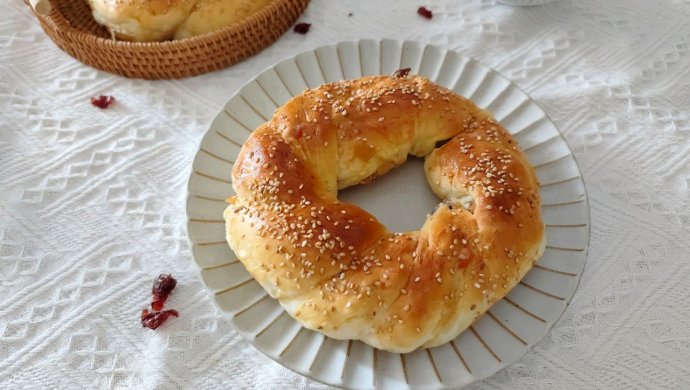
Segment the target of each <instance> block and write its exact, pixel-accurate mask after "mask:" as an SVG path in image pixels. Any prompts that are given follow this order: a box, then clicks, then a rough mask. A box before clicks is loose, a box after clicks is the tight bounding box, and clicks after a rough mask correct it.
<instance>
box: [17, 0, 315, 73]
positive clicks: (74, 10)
mask: <svg viewBox="0 0 690 390" xmlns="http://www.w3.org/2000/svg"><path fill="white" fill-rule="evenodd" d="M47 1H50V4H49V5H48V4H45V2H47ZM25 2H26V3H27V4H28V3H30V2H31V3H35V1H30V0H25ZM43 2H44V3H39V4H38V5H37V6H36V5H35V4H34V13H35V14H36V17H37V18H38V20H39V22H40V23H41V27H42V28H43V31H45V32H46V34H48V36H49V37H50V38H51V39H52V40H53V41H55V43H56V44H57V45H58V46H59V47H60V48H62V49H63V50H64V51H66V52H67V53H68V54H69V55H71V56H72V57H74V58H76V59H78V60H79V61H81V62H83V63H85V64H87V65H91V66H93V67H94V68H98V69H102V70H105V71H107V72H110V73H115V74H118V75H122V76H126V77H132V78H143V79H175V78H182V77H189V76H194V75H198V74H202V73H206V72H211V71H214V70H217V69H221V68H225V67H228V66H230V65H232V64H235V63H237V62H239V61H241V60H243V59H245V58H247V57H249V56H251V55H253V54H255V53H257V52H258V51H260V50H262V49H263V48H265V47H266V46H268V45H270V44H271V43H273V42H274V41H275V40H276V39H278V38H279V37H280V36H281V35H283V33H285V31H286V30H287V29H288V28H289V27H290V26H291V25H292V23H294V21H295V20H296V19H297V18H298V17H299V15H300V14H301V13H302V11H303V10H304V8H306V6H307V4H308V3H309V0H274V1H273V2H272V3H270V4H269V5H267V6H266V7H264V8H263V9H261V10H260V11H259V12H257V13H256V14H254V15H252V16H250V17H248V18H246V19H244V20H243V21H241V22H239V23H236V24H233V25H231V26H228V27H225V28H222V29H220V30H217V31H214V32H211V33H208V34H203V35H199V36H196V37H192V38H187V39H182V40H178V41H166V42H145V43H143V42H123V41H116V40H113V39H111V38H110V34H109V33H108V31H107V30H106V29H105V28H104V27H102V26H100V25H98V24H97V23H96V22H95V21H94V20H93V17H92V16H91V9H90V8H89V5H88V4H87V2H86V0H43Z"/></svg>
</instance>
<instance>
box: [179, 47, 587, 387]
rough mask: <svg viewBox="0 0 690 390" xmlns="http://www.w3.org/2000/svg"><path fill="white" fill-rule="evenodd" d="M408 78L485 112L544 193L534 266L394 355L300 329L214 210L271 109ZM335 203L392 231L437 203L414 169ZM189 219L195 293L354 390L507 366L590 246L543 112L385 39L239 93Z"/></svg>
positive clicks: (532, 339) (436, 381)
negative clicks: (348, 204)
mask: <svg viewBox="0 0 690 390" xmlns="http://www.w3.org/2000/svg"><path fill="white" fill-rule="evenodd" d="M406 67H410V68H412V74H421V75H424V76H426V77H428V78H430V79H431V80H434V81H436V82H437V83H439V84H441V85H444V86H446V87H448V88H451V89H453V90H454V91H455V92H457V93H458V94H460V95H463V96H466V97H469V98H471V99H472V100H474V101H475V102H476V103H477V104H478V105H479V106H481V107H485V108H488V109H489V110H490V111H491V112H493V114H494V115H495V117H496V119H498V120H499V121H500V122H501V123H502V124H503V125H504V126H505V127H506V128H507V129H508V130H509V131H510V132H511V133H513V134H514V135H515V137H516V138H517V140H518V141H519V143H520V146H521V147H522V149H523V150H524V151H525V153H526V154H527V156H528V157H529V159H530V161H531V162H532V164H533V165H534V167H535V168H536V171H537V174H538V177H539V181H540V182H541V183H542V184H541V196H542V202H543V205H542V212H543V216H544V221H545V223H546V226H547V227H546V230H547V237H548V243H547V247H546V252H545V253H544V256H543V257H542V258H541V259H540V260H539V265H537V266H536V267H535V268H534V269H532V270H531V271H530V272H529V274H528V275H527V276H526V277H525V278H524V279H523V281H522V282H521V283H520V284H519V285H517V286H516V287H515V288H514V289H513V290H512V291H511V292H510V294H509V295H508V296H507V297H506V298H505V299H503V300H501V301H499V302H497V303H496V304H495V305H494V306H493V307H492V308H491V310H490V311H489V312H487V313H486V314H485V315H484V316H482V317H481V318H480V319H479V320H478V321H477V322H476V323H475V324H474V325H473V326H472V327H470V328H469V329H468V330H467V331H465V332H464V333H462V334H461V335H460V336H458V337H457V338H456V339H455V340H453V341H452V342H449V343H447V344H445V345H443V346H440V347H436V348H431V349H422V350H417V351H415V352H412V353H409V354H404V355H401V354H397V353H395V354H394V353H389V352H385V351H379V350H375V349H373V348H371V347H369V346H368V345H366V344H364V343H361V342H358V341H354V342H353V341H341V340H335V339H331V338H328V337H324V336H323V335H322V334H320V333H317V332H313V331H310V330H307V329H305V328H303V327H302V326H300V325H299V324H298V323H297V322H296V321H295V320H293V319H292V318H291V317H290V316H289V315H288V314H287V313H286V312H285V310H283V308H282V307H281V306H280V305H279V304H278V302H277V301H275V300H273V299H271V298H270V297H269V296H268V295H267V294H266V293H265V292H264V290H263V289H262V288H261V286H260V285H259V284H258V283H256V282H255V281H254V279H252V277H251V276H250V275H249V274H248V273H247V272H246V270H245V269H244V266H243V265H242V264H241V263H240V262H239V261H238V260H237V258H236V257H235V255H234V254H233V252H232V251H231V250H230V249H229V247H228V245H227V244H226V242H225V231H224V229H225V227H224V226H225V225H224V221H223V217H222V215H223V209H224V208H225V206H226V205H225V203H224V199H226V198H227V197H229V196H231V195H232V194H233V190H232V185H231V177H230V172H231V168H232V164H233V162H234V161H235V158H236V156H237V154H238V152H239V150H240V147H241V145H242V143H243V142H244V141H245V139H247V137H248V136H249V134H250V133H251V132H252V130H253V129H255V128H256V127H257V126H259V125H260V124H261V123H263V122H264V121H266V120H268V119H269V118H270V117H271V116H272V113H273V110H274V109H275V108H276V107H278V106H280V105H282V104H283V103H285V102H286V101H287V100H288V99H290V98H291V97H292V96H294V95H295V94H299V93H301V92H302V91H303V90H304V89H305V88H307V87H309V88H311V87H317V86H319V85H321V84H323V83H325V82H331V81H338V80H342V79H349V78H357V77H360V76H365V75H376V74H390V73H392V72H393V71H395V70H396V69H399V68H406ZM341 199H343V200H348V201H354V202H355V203H357V204H359V205H360V206H362V207H364V208H365V209H366V210H368V211H370V212H372V213H373V214H374V215H376V216H377V217H378V218H379V219H380V220H381V221H382V222H383V223H384V224H386V225H387V226H388V227H389V228H390V229H391V230H393V231H404V230H408V229H409V230H417V229H418V228H419V227H420V226H421V225H422V223H423V221H424V217H425V215H426V213H428V212H430V211H431V210H433V208H434V207H435V206H436V205H437V204H438V202H439V201H438V199H436V198H435V197H434V196H433V195H432V194H431V192H430V190H429V189H428V186H427V184H426V181H425V179H424V174H423V171H422V167H421V161H420V160H411V161H410V162H408V163H407V164H405V165H403V166H402V167H400V168H397V169H396V170H394V171H392V172H390V173H389V174H387V175H385V176H383V177H381V178H379V179H377V180H376V181H374V182H373V183H372V184H369V185H366V186H358V187H355V188H354V189H351V190H346V191H343V192H342V193H341ZM411 204H414V205H423V207H415V208H410V206H409V205H411ZM187 216H188V219H189V221H188V226H187V228H188V234H189V239H190V241H191V245H192V251H193V255H194V260H195V262H196V263H197V265H198V266H199V267H200V268H201V277H202V279H203V282H204V284H205V285H206V287H207V288H208V289H209V291H210V292H211V293H212V295H213V298H214V300H215V302H216V304H217V305H218V307H219V308H220V310H221V311H222V312H223V313H225V314H226V315H227V317H228V319H229V320H230V322H232V323H233V325H234V326H235V327H236V328H237V329H238V330H239V332H240V333H241V334H242V335H243V336H244V337H246V338H247V340H249V341H250V342H251V343H252V344H254V345H255V346H256V348H258V349H259V350H260V351H261V352H263V353H265V354H266V355H268V356H270V357H271V358H272V359H274V360H276V361H277V362H279V363H280V364H282V365H284V366H286V367H288V368H290V369H292V370H294V371H296V372H299V373H301V374H303V375H306V376H308V377H310V378H313V379H315V380H317V381H320V382H324V383H328V384H332V385H336V386H344V387H352V388H374V387H376V388H396V389H397V388H406V387H413V388H447V387H459V386H463V385H466V384H468V383H471V382H474V381H476V380H479V379H482V378H486V377H488V376H490V375H492V374H494V373H496V372H497V371H499V370H501V369H503V368H504V367H506V366H508V365H510V364H511V363H513V362H515V361H516V360H518V359H519V358H520V357H521V356H523V355H524V354H525V353H526V352H527V351H529V349H530V348H531V347H532V346H533V345H534V344H535V343H537V342H538V341H539V340H541V338H542V337H544V335H545V334H546V333H547V332H548V331H549V329H550V328H551V327H552V326H553V324H554V323H555V322H556V321H557V320H558V319H559V318H560V316H561V314H562V313H563V311H564V310H565V308H566V306H567V304H568V301H570V299H571V297H572V295H573V294H574V293H575V289H576V288H577V285H578V281H579V279H580V275H581V274H582V270H583V267H584V264H585V258H586V252H587V246H588V243H589V207H588V203H587V196H586V193H585V187H584V184H583V182H582V179H581V177H580V171H579V169H578V166H577V164H576V162H575V159H574V158H573V155H572V153H571V151H570V149H569V148H568V145H566V143H565V141H564V140H563V137H562V136H561V135H560V133H559V132H558V130H556V128H555V127H554V125H553V123H552V122H551V121H550V120H549V118H548V117H547V116H546V115H545V114H544V112H543V111H542V110H541V109H540V108H539V107H538V106H537V105H536V104H535V103H534V102H533V101H532V100H531V99H530V98H529V97H528V96H527V95H526V94H525V93H524V92H522V91H521V90H520V89H519V88H518V87H517V86H516V85H515V84H513V83H511V82H510V81H508V80H506V79H505V78H504V77H503V76H501V75H500V74H498V73H497V72H495V71H493V70H491V69H489V68H488V67H486V66H484V65H482V64H480V63H478V62H476V61H474V60H471V59H469V58H466V57H463V56H462V55H460V54H458V53H456V52H453V51H449V50H446V49H442V48H439V47H435V46H424V45H421V44H418V43H414V42H398V41H392V40H384V41H375V40H363V41H359V42H343V43H339V44H337V45H331V46H324V47H321V48H318V49H316V50H312V51H308V52H305V53H302V54H299V55H297V56H296V57H294V58H290V59H287V60H285V61H282V62H281V63H279V64H277V65H276V66H274V67H272V68H271V69H268V70H266V71H265V72H263V73H261V74H260V75H259V76H257V77H256V79H255V80H253V81H251V82H250V83H249V84H247V85H245V86H244V87H243V88H242V89H241V90H240V91H239V92H238V93H237V94H236V95H235V96H233V97H232V98H231V99H230V101H229V102H228V103H227V104H226V105H225V108H224V109H223V111H222V112H221V113H220V114H218V116H217V117H216V119H215V120H214V121H213V123H212V124H211V127H210V128H209V129H208V131H207V133H206V135H205V136H204V138H203V140H202V142H201V146H200V148H199V152H198V153H197V155H196V158H195V159H194V166H193V172H192V174H191V177H190V179H189V197H188V200H187ZM228 358H229V359H230V358H231V357H228Z"/></svg>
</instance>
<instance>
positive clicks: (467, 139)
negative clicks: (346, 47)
mask: <svg viewBox="0 0 690 390" xmlns="http://www.w3.org/2000/svg"><path fill="white" fill-rule="evenodd" d="M454 136H455V137H454ZM451 137H454V138H453V139H452V140H450V141H449V142H447V143H446V144H445V145H444V146H442V147H441V148H438V149H436V150H434V147H435V145H436V143H437V142H438V141H440V140H445V139H449V138H451ZM432 151H433V152H432ZM408 154H413V155H416V156H427V159H426V163H425V170H426V174H427V179H428V181H429V184H430V185H431V187H432V190H433V191H434V192H435V193H436V194H438V195H439V196H440V197H441V198H443V199H445V200H446V201H445V202H443V203H442V204H441V205H440V206H439V207H438V208H437V210H436V211H435V212H434V213H433V214H432V215H431V216H429V218H427V220H426V222H425V223H424V225H423V226H422V228H421V229H420V231H417V232H408V233H390V232H388V231H387V230H386V228H385V227H384V226H383V225H382V224H381V223H380V222H378V221H377V220H376V218H375V217H374V216H372V215H370V214H369V213H367V212H366V211H364V210H362V209H360V208H359V207H357V206H355V205H351V204H346V203H340V202H339V201H338V200H337V190H338V189H341V188H345V187H347V186H349V185H353V184H357V183H362V182H366V181H368V180H370V179H372V178H374V177H376V176H378V175H382V174H384V173H385V172H387V171H388V170H390V169H391V168H393V167H395V166H397V165H399V164H401V163H403V162H404V161H405V159H406V157H407V155H408ZM233 186H234V188H235V191H236V193H237V195H236V196H235V197H232V198H230V199H229V200H228V201H229V203H230V206H229V207H228V208H227V210H226V212H225V219H226V221H227V239H228V243H229V244H230V246H231V248H232V249H233V250H234V251H235V253H236V254H237V256H238V258H239V259H240V260H241V261H242V262H243V263H244V265H245V266H246V268H247V270H248V271H249V272H250V274H251V275H252V276H253V277H254V278H255V279H256V280H257V281H258V282H259V283H260V284H261V285H262V286H263V287H264V288H265V289H266V290H267V291H268V292H269V294H270V295H271V296H272V297H275V298H278V299H279V300H280V302H281V304H282V305H283V306H284V307H285V308H286V310H287V311H288V312H289V313H290V314H291V315H292V316H293V317H294V318H296V319H297V320H298V321H300V322H301V323H302V324H303V325H305V326H306V327H308V328H310V329H316V330H320V331H321V332H323V333H325V334H327V335H329V336H332V337H336V338H341V339H360V340H363V341H364V342H366V343H368V344H371V345H373V346H375V347H377V348H381V349H386V350H389V351H395V352H407V351H410V350H413V349H415V348H417V347H420V346H424V347H430V346H434V345H439V344H442V343H444V342H446V341H448V340H450V339H452V338H454V337H456V336H457V334H459V333H460V332H461V331H462V330H464V329H465V328H467V327H468V326H469V325H471V323H472V322H473V321H475V320H476V318H478V317H479V316H480V315H481V314H482V313H483V312H485V311H486V310H487V309H488V308H489V307H490V306H491V304H493V303H494V302H495V301H496V300H498V299H500V298H502V297H503V296H504V295H505V294H506V293H507V292H508V291H509V290H510V288H512V287H513V286H514V285H515V284H516V283H517V282H518V281H519V280H520V279H521V278H522V277H523V276H524V274H525V273H526V272H527V271H528V270H529V269H530V268H531V266H532V264H533V263H534V261H536V259H538V257H539V256H540V255H541V252H542V251H543V242H544V226H543V223H542V221H541V215H540V211H539V210H540V209H539V194H538V184H537V182H536V178H535V174H534V172H533V170H532V168H531V167H530V166H529V164H528V163H527V160H526V158H525V156H524V155H523V154H522V152H521V151H520V150H519V149H518V148H517V147H516V144H515V141H514V140H513V139H512V137H511V136H510V135H509V134H508V133H507V132H506V131H505V130H504V129H503V128H502V127H501V126H500V125H499V124H498V123H496V122H495V121H493V120H492V119H491V116H490V114H489V113H487V112H486V111H483V110H481V109H479V108H477V107H476V106H475V105H474V104H473V103H472V102H470V101H469V100H467V99H464V98H462V97H459V96H457V95H455V94H453V93H452V92H450V91H448V90H446V89H443V88H441V87H439V86H437V85H435V84H433V83H431V82H430V81H428V80H426V79H424V78H422V77H414V78H407V79H395V78H391V77H370V78H362V79H358V80H353V81H344V82H340V83H334V84H327V85H324V86H322V87H320V88H317V89H314V90H308V91H305V92H304V93H303V94H302V95H300V96H297V97H295V98H293V99H292V100H291V101H289V102H288V103H287V104H285V105H284V106H283V107H281V108H279V109H278V110H277V111H276V113H275V115H274V118H273V119H272V120H271V121H270V122H268V123H266V124H264V125H262V126H261V127H260V128H259V129H257V130H256V131H255V132H254V133H253V135H252V136H251V137H250V139H249V140H248V141H247V142H246V143H245V145H244V146H243V148H242V151H241V152H240V155H239V157H238V160H237V163H236V164H235V166H234V169H233ZM468 200H471V201H472V202H471V206H470V210H469V211H468V210H466V209H465V208H463V205H464V206H467V205H468ZM511 210H512V211H511Z"/></svg>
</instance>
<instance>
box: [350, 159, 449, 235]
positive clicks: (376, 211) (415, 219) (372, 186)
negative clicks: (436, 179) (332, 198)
mask: <svg viewBox="0 0 690 390" xmlns="http://www.w3.org/2000/svg"><path fill="white" fill-rule="evenodd" d="M338 199H339V200H340V201H341V202H349V203H354V204H356V205H357V206H359V207H361V208H363V209H364V210H366V211H368V212H369V213H371V214H373V215H374V216H375V217H376V218H377V219H378V220H379V221H380V222H381V223H382V224H384V225H385V226H386V228H388V230H390V231H391V232H407V231H413V230H419V229H420V228H421V227H422V225H423V224H424V222H425V220H426V216H427V214H430V213H432V212H433V211H434V210H435V209H436V207H437V206H438V204H439V202H440V201H441V200H440V199H439V198H437V197H436V195H434V193H433V192H432V191H431V189H430V188H429V185H428V184H427V181H426V177H425V176H424V159H423V158H417V157H412V156H410V157H408V159H407V161H406V162H405V163H404V164H403V165H401V166H399V167H397V168H394V169H392V170H391V171H389V172H387V173H386V174H385V175H383V176H381V177H377V178H376V179H374V180H372V181H371V182H369V183H367V184H360V185H356V186H352V187H348V188H346V189H344V190H340V191H339V192H338Z"/></svg>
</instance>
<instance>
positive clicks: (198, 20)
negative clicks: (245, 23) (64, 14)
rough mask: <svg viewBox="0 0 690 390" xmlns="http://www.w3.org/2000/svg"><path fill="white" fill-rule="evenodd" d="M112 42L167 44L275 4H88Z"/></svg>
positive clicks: (157, 0)
mask: <svg viewBox="0 0 690 390" xmlns="http://www.w3.org/2000/svg"><path fill="white" fill-rule="evenodd" d="M88 1H89V5H90V6H91V10H92V12H93V17H94V19H95V20H96V21H97V22H98V23H99V24H102V25H104V26H106V27H107V28H108V30H109V31H110V33H111V34H112V36H113V38H115V39H121V40H126V41H164V40H168V39H183V38H189V37H192V36H195V35H200V34H204V33H207V32H211V31H214V30H217V29H219V28H222V27H226V26H229V25H231V24H233V23H237V22H239V21H240V20H242V19H244V18H246V17H248V16H250V15H253V14H254V13H256V12H257V11H259V10H260V9H261V8H263V7H264V6H266V5H267V4H269V3H270V2H271V1H272V0H88Z"/></svg>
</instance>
